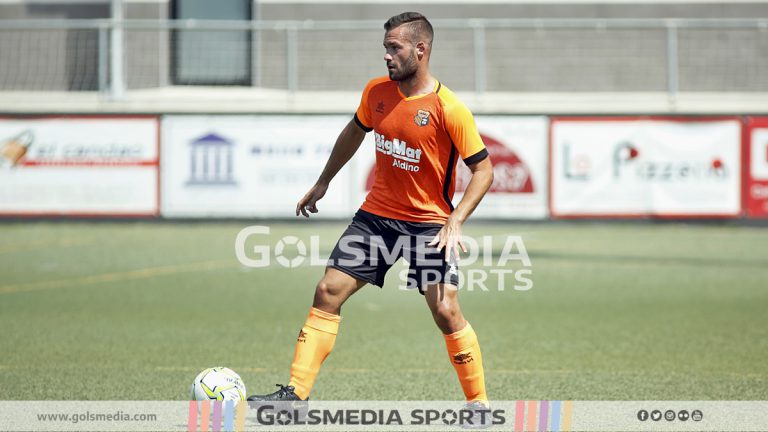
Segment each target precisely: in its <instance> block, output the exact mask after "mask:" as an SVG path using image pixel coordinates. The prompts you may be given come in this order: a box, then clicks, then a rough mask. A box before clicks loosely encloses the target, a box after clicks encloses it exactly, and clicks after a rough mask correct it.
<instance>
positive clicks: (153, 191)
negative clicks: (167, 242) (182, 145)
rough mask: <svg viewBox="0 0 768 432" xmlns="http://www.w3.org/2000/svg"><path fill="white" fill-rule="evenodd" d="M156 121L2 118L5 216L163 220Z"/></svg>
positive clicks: (0, 195)
mask: <svg viewBox="0 0 768 432" xmlns="http://www.w3.org/2000/svg"><path fill="white" fill-rule="evenodd" d="M158 170H159V169H158V120H157V118H156V117H150V116H136V117H76V116H65V117H39V118H0V215H12V216H34V215H79V216H155V215H157V214H158V212H159V204H158V199H159V197H158V189H159V187H158Z"/></svg>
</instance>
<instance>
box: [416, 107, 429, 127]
mask: <svg viewBox="0 0 768 432" xmlns="http://www.w3.org/2000/svg"><path fill="white" fill-rule="evenodd" d="M413 121H414V122H415V123H416V124H417V125H419V126H426V125H428V124H429V111H424V110H419V111H418V112H417V113H416V117H414V118H413Z"/></svg>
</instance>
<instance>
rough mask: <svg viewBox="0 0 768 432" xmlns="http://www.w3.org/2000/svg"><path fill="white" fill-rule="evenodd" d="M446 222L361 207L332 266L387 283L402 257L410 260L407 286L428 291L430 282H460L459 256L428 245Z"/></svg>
mask: <svg viewBox="0 0 768 432" xmlns="http://www.w3.org/2000/svg"><path fill="white" fill-rule="evenodd" d="M442 227H443V226H442V225H440V224H436V223H424V222H407V221H401V220H397V219H390V218H385V217H381V216H377V215H375V214H372V213H368V212H366V211H364V210H358V211H357V213H355V217H354V218H352V223H351V224H349V226H348V227H347V229H346V231H344V234H342V235H341V238H339V241H338V242H337V243H336V246H335V247H334V248H333V252H331V257H330V259H329V261H328V267H333V268H335V269H338V270H340V271H342V272H344V273H346V274H348V275H350V276H352V277H354V278H355V279H359V280H363V281H366V282H368V283H370V284H373V285H376V286H379V287H382V286H384V276H385V275H386V273H387V271H388V270H389V269H390V268H391V267H392V265H393V264H395V262H396V261H397V260H398V259H399V258H401V257H402V258H405V260H406V261H408V263H409V264H410V267H409V268H408V273H407V281H405V282H406V283H407V287H408V288H418V289H419V292H421V293H422V294H424V288H425V287H426V286H427V285H432V284H437V283H447V284H453V285H458V283H459V268H458V264H457V262H456V258H455V257H452V258H451V260H450V262H446V261H445V253H444V250H443V251H438V250H437V249H436V248H435V247H432V246H427V244H428V243H429V242H431V241H432V239H434V238H435V236H436V235H437V233H438V232H439V231H440V229H441V228H442Z"/></svg>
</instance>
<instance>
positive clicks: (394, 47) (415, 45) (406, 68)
mask: <svg viewBox="0 0 768 432" xmlns="http://www.w3.org/2000/svg"><path fill="white" fill-rule="evenodd" d="M384 30H386V33H385V34H384V48H385V49H386V53H385V54H384V60H385V61H386V62H387V69H388V71H389V78H390V79H392V80H395V81H402V80H406V79H408V78H410V77H412V76H413V75H414V74H415V73H416V71H418V70H419V68H421V67H427V65H428V64H429V55H430V53H431V52H432V38H433V36H434V32H433V31H432V24H430V23H429V21H428V20H427V18H426V17H425V16H424V15H422V14H420V13H418V12H403V13H401V14H400V15H395V16H393V17H392V18H390V19H389V20H387V22H386V23H384Z"/></svg>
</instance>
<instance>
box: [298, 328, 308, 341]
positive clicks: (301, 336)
mask: <svg viewBox="0 0 768 432" xmlns="http://www.w3.org/2000/svg"><path fill="white" fill-rule="evenodd" d="M306 341H307V334H306V333H305V332H304V330H299V338H298V339H296V342H302V343H304V342H306Z"/></svg>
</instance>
